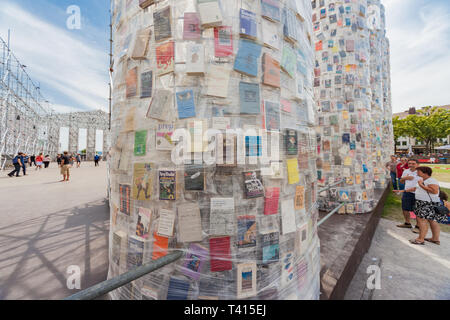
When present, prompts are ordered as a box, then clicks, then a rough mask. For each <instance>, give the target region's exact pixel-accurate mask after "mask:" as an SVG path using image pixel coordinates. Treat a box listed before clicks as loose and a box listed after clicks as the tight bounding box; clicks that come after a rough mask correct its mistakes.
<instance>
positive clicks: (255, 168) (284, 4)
mask: <svg viewBox="0 0 450 320" xmlns="http://www.w3.org/2000/svg"><path fill="white" fill-rule="evenodd" d="M113 2H114V6H113V8H112V12H113V39H114V66H113V68H114V73H113V83H114V92H113V112H112V119H113V120H112V124H113V128H112V136H111V143H112V150H111V157H110V162H109V166H110V185H111V198H110V204H111V235H110V269H109V277H110V278H111V277H115V276H117V275H119V274H122V273H124V272H126V271H127V270H130V269H133V268H136V267H137V266H140V265H142V264H146V263H149V262H151V261H154V260H157V259H159V258H161V257H164V256H166V255H167V254H170V253H171V252H173V251H174V250H180V251H182V252H183V256H182V258H181V259H180V260H178V261H177V262H174V263H172V264H170V265H168V266H166V267H163V268H161V269H159V270H157V271H155V272H153V273H151V274H149V275H146V276H144V277H142V278H140V279H139V280H136V281H134V282H133V283H131V284H129V285H128V286H125V287H123V288H121V289H118V290H116V291H114V292H113V293H112V297H113V298H115V299H161V300H163V299H318V298H319V287H320V285H319V273H320V262H319V258H320V255H319V239H318V237H317V217H318V212H317V206H316V192H317V191H316V190H317V182H316V181H317V168H316V160H317V159H316V158H317V145H316V141H317V139H316V132H315V121H316V117H315V109H314V103H313V91H312V80H313V61H314V52H313V48H312V43H311V39H312V33H313V31H312V21H311V19H312V8H311V3H310V2H309V1H306V0H305V1H303V0H290V1H278V0H252V1H242V0H224V1H217V0H176V1H175V0H170V1H169V0H166V1H120V0H116V1H113Z"/></svg>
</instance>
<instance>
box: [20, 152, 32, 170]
mask: <svg viewBox="0 0 450 320" xmlns="http://www.w3.org/2000/svg"><path fill="white" fill-rule="evenodd" d="M29 159H30V158H29V157H28V155H27V154H26V153H22V158H21V159H20V160H21V161H22V169H23V175H24V176H26V175H27V163H28V161H29Z"/></svg>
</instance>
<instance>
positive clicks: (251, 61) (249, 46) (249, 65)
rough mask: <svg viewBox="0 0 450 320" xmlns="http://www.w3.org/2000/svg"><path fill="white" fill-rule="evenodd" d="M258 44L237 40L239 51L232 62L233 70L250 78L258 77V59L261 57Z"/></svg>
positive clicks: (260, 48)
mask: <svg viewBox="0 0 450 320" xmlns="http://www.w3.org/2000/svg"><path fill="white" fill-rule="evenodd" d="M261 50H262V47H261V45H260V44H257V43H255V42H252V41H250V40H245V39H241V40H239V50H238V53H237V56H236V60H235V62H234V70H236V71H237V72H240V73H243V74H245V75H248V76H251V77H257V76H258V59H259V57H260V56H261Z"/></svg>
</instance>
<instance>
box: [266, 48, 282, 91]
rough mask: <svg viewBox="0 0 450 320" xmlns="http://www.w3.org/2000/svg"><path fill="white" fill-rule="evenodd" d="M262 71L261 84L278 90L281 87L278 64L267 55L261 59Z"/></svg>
mask: <svg viewBox="0 0 450 320" xmlns="http://www.w3.org/2000/svg"><path fill="white" fill-rule="evenodd" d="M263 71H264V77H263V83H264V84H265V85H268V86H271V87H275V88H279V87H280V85H281V73H280V63H279V62H278V61H277V60H275V59H273V58H272V57H271V56H270V55H268V54H267V53H265V54H264V58H263Z"/></svg>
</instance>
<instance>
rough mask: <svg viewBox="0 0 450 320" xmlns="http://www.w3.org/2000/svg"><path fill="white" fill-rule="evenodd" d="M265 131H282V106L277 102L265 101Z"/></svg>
mask: <svg viewBox="0 0 450 320" xmlns="http://www.w3.org/2000/svg"><path fill="white" fill-rule="evenodd" d="M264 111H265V118H266V123H265V129H266V130H267V131H280V105H279V104H278V103H276V102H271V101H267V100H264Z"/></svg>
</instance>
